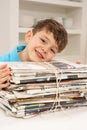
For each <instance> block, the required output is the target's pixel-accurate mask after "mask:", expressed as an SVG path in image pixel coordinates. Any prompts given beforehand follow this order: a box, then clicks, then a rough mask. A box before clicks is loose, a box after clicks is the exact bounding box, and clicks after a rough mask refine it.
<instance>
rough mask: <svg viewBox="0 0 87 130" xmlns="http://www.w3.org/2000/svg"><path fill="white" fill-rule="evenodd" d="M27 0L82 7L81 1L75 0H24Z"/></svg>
mask: <svg viewBox="0 0 87 130" xmlns="http://www.w3.org/2000/svg"><path fill="white" fill-rule="evenodd" d="M25 1H29V2H39V3H44V4H45V3H46V4H55V5H59V6H65V7H74V8H75V7H82V6H83V4H82V2H75V1H73V2H72V1H68V0H53V1H52V0H25Z"/></svg>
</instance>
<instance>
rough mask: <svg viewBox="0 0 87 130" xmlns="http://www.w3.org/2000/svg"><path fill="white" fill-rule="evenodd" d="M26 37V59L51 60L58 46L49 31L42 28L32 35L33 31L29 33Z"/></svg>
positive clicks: (35, 60) (34, 60)
mask: <svg viewBox="0 0 87 130" xmlns="http://www.w3.org/2000/svg"><path fill="white" fill-rule="evenodd" d="M29 33H32V32H29ZM28 38H29V41H28V45H27V56H28V57H27V59H28V60H29V61H32V62H42V61H43V62H48V61H51V60H52V58H53V57H54V56H55V54H56V53H57V52H58V46H57V44H56V41H55V40H54V37H53V34H52V33H51V32H47V31H46V30H42V31H40V32H37V33H36V34H35V35H33V33H32V34H30V35H29V37H28Z"/></svg>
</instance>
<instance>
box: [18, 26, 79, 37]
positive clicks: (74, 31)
mask: <svg viewBox="0 0 87 130" xmlns="http://www.w3.org/2000/svg"><path fill="white" fill-rule="evenodd" d="M31 29H32V28H23V27H19V33H26V32H27V31H28V30H31ZM67 32H68V34H70V35H75V34H77V35H79V34H81V30H80V29H67Z"/></svg>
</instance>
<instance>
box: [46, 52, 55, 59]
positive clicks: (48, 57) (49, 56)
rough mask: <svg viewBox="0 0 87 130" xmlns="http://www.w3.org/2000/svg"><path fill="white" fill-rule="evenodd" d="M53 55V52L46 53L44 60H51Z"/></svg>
mask: <svg viewBox="0 0 87 130" xmlns="http://www.w3.org/2000/svg"><path fill="white" fill-rule="evenodd" d="M53 57H54V54H50V53H49V54H48V55H47V56H46V61H51V60H52V59H53Z"/></svg>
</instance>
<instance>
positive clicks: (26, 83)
mask: <svg viewBox="0 0 87 130" xmlns="http://www.w3.org/2000/svg"><path fill="white" fill-rule="evenodd" d="M0 64H3V63H0ZM7 64H8V66H9V67H10V68H11V79H10V83H11V85H10V86H9V87H7V88H4V89H2V90H0V107H1V108H2V109H3V110H5V111H6V113H7V114H9V115H11V116H14V117H17V118H28V117H32V116H35V115H39V114H41V113H42V112H47V111H55V110H57V111H58V110H62V109H64V110H65V109H70V108H74V107H83V106H87V66H86V65H82V64H80V65H77V64H73V63H71V62H68V61H59V62H57V61H52V62H49V63H48V62H17V63H16V62H9V63H8V62H7ZM61 108H62V109H61Z"/></svg>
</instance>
